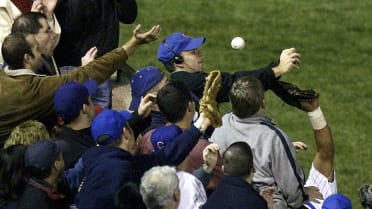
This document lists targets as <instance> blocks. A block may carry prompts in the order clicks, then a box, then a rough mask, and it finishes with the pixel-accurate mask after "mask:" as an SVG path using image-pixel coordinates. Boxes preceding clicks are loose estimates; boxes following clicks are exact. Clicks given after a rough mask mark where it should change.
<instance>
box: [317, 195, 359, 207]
mask: <svg viewBox="0 0 372 209" xmlns="http://www.w3.org/2000/svg"><path fill="white" fill-rule="evenodd" d="M351 208H352V204H351V201H350V199H349V198H348V197H346V196H345V195H343V194H333V195H330V196H328V197H327V198H326V199H325V200H324V202H323V204H322V209H351Z"/></svg>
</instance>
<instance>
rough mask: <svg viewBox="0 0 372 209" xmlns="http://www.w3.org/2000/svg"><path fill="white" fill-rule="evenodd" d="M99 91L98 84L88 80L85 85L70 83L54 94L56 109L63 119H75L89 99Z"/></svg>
mask: <svg viewBox="0 0 372 209" xmlns="http://www.w3.org/2000/svg"><path fill="white" fill-rule="evenodd" d="M96 91H97V82H96V81H95V80H87V81H85V82H84V83H79V82H76V81H70V82H67V83H65V84H63V85H62V86H60V87H59V88H58V89H57V91H56V92H55V93H54V97H53V100H54V109H55V111H56V113H57V115H58V116H59V117H61V118H62V119H67V120H72V119H75V118H76V117H77V116H78V115H79V113H80V110H81V109H82V108H83V104H86V102H87V98H88V97H89V96H91V95H92V94H94V93H95V92H96Z"/></svg>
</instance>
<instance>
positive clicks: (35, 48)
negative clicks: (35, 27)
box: [26, 35, 43, 70]
mask: <svg viewBox="0 0 372 209" xmlns="http://www.w3.org/2000/svg"><path fill="white" fill-rule="evenodd" d="M26 40H27V42H28V43H29V44H30V46H31V52H32V56H29V59H30V60H29V63H30V65H31V68H32V69H33V70H36V69H40V68H41V67H42V66H43V61H42V60H41V53H40V48H39V43H38V42H37V41H36V40H35V37H34V36H32V35H28V36H26Z"/></svg>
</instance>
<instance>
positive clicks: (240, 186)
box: [202, 176, 267, 209]
mask: <svg viewBox="0 0 372 209" xmlns="http://www.w3.org/2000/svg"><path fill="white" fill-rule="evenodd" d="M208 208H211V209H267V205H266V201H265V200H264V199H263V198H262V197H261V196H260V195H259V194H258V193H257V191H256V190H254V189H253V187H252V186H251V185H250V184H248V183H247V182H246V181H244V180H243V179H242V178H240V177H235V176H225V177H224V178H223V179H222V181H220V183H219V184H218V186H217V188H216V190H215V191H214V192H213V193H212V194H211V196H210V197H209V198H208V200H207V202H206V203H205V205H203V207H202V209H208Z"/></svg>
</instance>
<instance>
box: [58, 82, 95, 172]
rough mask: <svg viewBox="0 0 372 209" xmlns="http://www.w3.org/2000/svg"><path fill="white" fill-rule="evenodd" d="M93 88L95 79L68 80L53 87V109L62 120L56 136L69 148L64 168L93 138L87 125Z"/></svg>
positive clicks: (91, 144) (86, 147)
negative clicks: (82, 80)
mask: <svg viewBox="0 0 372 209" xmlns="http://www.w3.org/2000/svg"><path fill="white" fill-rule="evenodd" d="M96 90H97V82H96V81H95V80H87V81H85V82H84V83H78V82H75V81H70V82H68V83H65V84H63V85H62V86H61V87H59V88H58V89H57V91H56V92H55V94H54V96H53V101H54V109H55V111H56V113H57V116H58V117H60V119H61V120H62V121H63V125H60V126H58V128H59V129H60V131H59V133H57V138H58V139H60V140H64V141H66V142H67V143H68V144H69V146H70V149H69V151H68V152H67V153H63V154H64V156H65V169H66V170H67V169H69V168H72V167H73V166H74V165H75V163H76V162H77V161H78V159H79V158H80V157H81V155H82V154H83V153H84V152H85V151H86V150H87V149H88V148H90V147H94V146H96V142H95V141H94V139H93V136H92V134H91V132H90V125H91V123H92V120H93V118H94V117H95V116H96V114H95V110H94V105H93V102H92V99H91V95H92V94H93V93H94V92H95V91H96Z"/></svg>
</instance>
